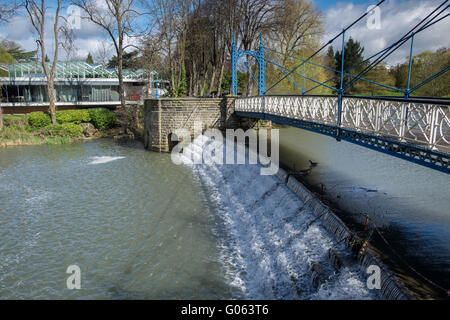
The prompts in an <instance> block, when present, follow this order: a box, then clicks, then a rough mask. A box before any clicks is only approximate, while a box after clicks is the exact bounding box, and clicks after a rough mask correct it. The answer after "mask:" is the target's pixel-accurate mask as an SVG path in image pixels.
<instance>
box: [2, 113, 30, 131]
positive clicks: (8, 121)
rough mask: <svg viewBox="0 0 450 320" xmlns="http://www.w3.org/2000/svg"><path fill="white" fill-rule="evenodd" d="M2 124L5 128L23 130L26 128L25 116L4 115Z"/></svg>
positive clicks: (26, 119)
mask: <svg viewBox="0 0 450 320" xmlns="http://www.w3.org/2000/svg"><path fill="white" fill-rule="evenodd" d="M3 122H4V124H5V126H6V127H15V128H18V129H21V130H25V128H26V127H27V126H28V116H27V115H6V116H4V117H3Z"/></svg>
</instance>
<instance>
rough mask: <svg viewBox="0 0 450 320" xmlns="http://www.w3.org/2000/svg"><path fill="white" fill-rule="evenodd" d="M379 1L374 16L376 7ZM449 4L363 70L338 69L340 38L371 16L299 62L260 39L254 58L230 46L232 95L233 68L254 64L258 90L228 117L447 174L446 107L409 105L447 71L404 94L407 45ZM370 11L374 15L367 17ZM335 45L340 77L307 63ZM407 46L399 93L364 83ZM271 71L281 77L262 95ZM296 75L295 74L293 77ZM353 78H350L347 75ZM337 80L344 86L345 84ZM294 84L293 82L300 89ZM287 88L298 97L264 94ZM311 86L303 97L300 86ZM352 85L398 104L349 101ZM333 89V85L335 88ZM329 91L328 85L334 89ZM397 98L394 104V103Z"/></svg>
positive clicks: (421, 100) (423, 102)
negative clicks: (246, 60) (313, 71)
mask: <svg viewBox="0 0 450 320" xmlns="http://www.w3.org/2000/svg"><path fill="white" fill-rule="evenodd" d="M384 2H385V0H382V1H380V2H379V3H378V4H377V5H376V6H374V8H376V7H379V6H380V5H381V4H382V3H384ZM448 2H449V1H448V0H446V1H443V2H442V3H441V4H440V5H439V6H437V7H436V8H435V9H434V10H432V12H431V13H429V14H428V15H427V16H426V17H425V18H423V19H422V20H421V21H420V22H418V23H417V24H416V25H415V26H414V27H412V28H411V29H410V30H409V31H408V32H407V33H406V34H405V35H403V36H402V37H401V38H400V39H398V40H397V41H395V42H394V43H392V44H390V45H389V46H387V47H386V48H384V49H383V50H381V51H379V52H377V53H375V54H373V55H371V56H370V57H368V58H366V59H364V60H363V61H362V62H360V63H358V64H356V65H353V66H350V67H348V68H346V69H344V65H345V39H346V33H348V30H349V29H350V28H352V27H353V26H354V25H355V24H357V23H358V22H359V21H361V20H362V19H364V18H365V17H366V16H367V15H368V14H370V11H368V12H366V13H364V14H363V15H361V16H360V17H359V18H358V19H356V20H355V21H354V22H352V23H351V24H350V25H349V26H347V27H346V28H344V29H343V30H342V31H341V32H340V33H339V34H337V35H336V36H335V37H333V38H332V39H330V40H329V41H328V42H327V43H326V44H325V45H323V46H322V47H321V48H320V49H318V50H317V51H315V52H314V53H313V54H311V55H310V56H309V57H308V58H306V59H301V58H298V57H294V56H292V55H287V54H283V53H281V52H279V51H277V50H274V49H271V48H268V47H265V46H264V44H263V39H262V35H261V37H260V43H259V48H258V49H257V50H253V51H246V50H239V49H238V47H237V44H236V39H235V38H234V37H233V44H232V58H231V64H232V84H231V94H232V95H237V94H238V82H237V70H238V61H239V60H240V59H241V58H243V57H246V56H250V57H253V58H254V59H255V60H256V62H257V66H258V75H257V76H256V75H255V73H254V72H253V71H252V70H251V68H249V69H248V70H249V73H250V74H251V77H252V79H253V80H254V81H255V82H256V83H257V85H258V95H257V96H249V97H240V98H237V99H236V101H235V109H234V110H235V115H237V116H242V117H249V118H257V119H266V120H271V121H273V122H276V123H280V124H285V125H290V126H294V127H298V128H302V129H306V130H310V131H314V132H317V133H321V134H325V135H328V136H331V137H334V138H336V140H338V141H340V140H344V141H348V142H351V143H355V144H358V145H361V146H365V147H368V148H371V149H374V150H377V151H381V152H384V153H387V154H390V155H393V156H396V157H399V158H402V159H405V160H408V161H412V162H415V163H417V164H420V165H424V166H427V167H429V168H432V169H436V170H440V171H443V172H446V173H450V99H445V98H435V97H432V98H430V97H411V95H412V94H414V93H415V92H417V90H418V89H419V88H421V87H423V86H425V85H427V84H428V83H430V82H431V81H433V80H435V79H437V78H438V77H440V76H442V75H443V74H445V73H446V72H447V71H449V69H450V66H446V67H445V68H444V69H442V70H440V71H439V72H437V73H435V74H433V75H431V76H429V77H428V78H427V79H425V80H423V81H422V82H421V83H418V84H415V85H414V86H411V83H412V82H411V76H412V63H413V48H414V37H415V36H416V35H417V34H419V33H421V32H423V31H424V30H427V29H428V28H430V27H431V26H433V25H435V24H437V23H438V22H440V21H442V20H444V19H445V18H447V17H448V15H449V14H450V13H449V7H450V5H449V4H448ZM373 10H374V9H373ZM340 37H341V38H342V49H341V59H342V60H341V63H340V69H334V68H330V67H329V66H324V65H321V64H319V63H317V62H315V61H313V58H314V57H316V56H318V55H319V53H320V52H321V51H323V50H324V49H325V48H326V47H328V46H329V45H330V44H331V43H333V42H334V41H335V40H337V39H338V38H340ZM408 41H409V42H410V54H409V64H408V78H407V85H406V88H403V89H400V88H396V87H393V86H390V85H387V84H383V83H378V82H376V81H373V80H370V79H367V78H364V76H365V75H367V74H368V73H369V72H370V71H371V70H373V69H374V68H375V67H376V66H378V65H379V64H380V63H381V62H382V61H383V60H384V59H385V58H387V57H388V56H390V55H391V54H392V53H393V52H395V51H396V50H398V49H399V48H400V47H401V46H402V45H403V44H405V43H407V42H408ZM277 55H279V56H287V57H289V58H290V59H295V60H299V61H298V62H299V63H298V64H297V65H296V66H295V67H293V68H289V67H287V66H285V65H283V63H280V62H278V61H277V59H276V58H275V56H277ZM269 64H271V65H273V66H274V67H276V68H277V69H278V70H280V71H281V74H282V76H281V78H280V79H278V80H277V81H275V82H274V83H273V84H272V85H271V86H270V87H268V88H266V66H267V65H269ZM307 66H314V67H316V68H323V69H324V70H328V71H329V72H332V73H333V74H335V75H334V76H332V77H330V78H329V79H327V80H326V81H320V80H318V79H315V78H314V77H312V76H309V75H307V74H306V72H305V69H306V67H307ZM299 70H301V71H299ZM355 70H357V74H352V73H351V72H354V71H355ZM344 77H345V78H346V79H348V81H346V83H345V81H344ZM295 78H300V79H301V83H299V81H296V80H295ZM286 79H287V80H288V81H290V82H291V83H292V84H293V85H294V87H295V88H296V89H297V90H298V91H299V94H298V95H271V94H270V92H271V90H273V89H274V88H276V87H277V86H280V84H281V83H282V82H283V81H284V80H286ZM306 81H309V82H312V83H313V84H314V86H313V87H312V88H309V89H307V88H306V86H305V82H306ZM357 82H366V83H369V84H371V85H374V86H379V87H381V88H384V89H388V90H390V91H392V92H396V93H397V96H354V95H349V94H346V93H347V92H348V91H349V89H350V88H352V87H353V86H354V85H355V84H356V83H357ZM336 83H337V85H335V84H336ZM333 84H334V85H333ZM319 87H324V88H327V89H329V90H331V91H332V92H333V94H332V95H314V94H312V93H311V92H312V91H314V90H315V89H317V88H319ZM398 94H400V96H398Z"/></svg>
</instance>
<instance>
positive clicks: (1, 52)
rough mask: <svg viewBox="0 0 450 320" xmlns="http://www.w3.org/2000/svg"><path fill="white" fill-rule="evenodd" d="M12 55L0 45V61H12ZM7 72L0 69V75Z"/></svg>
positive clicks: (3, 75) (2, 75)
mask: <svg viewBox="0 0 450 320" xmlns="http://www.w3.org/2000/svg"><path fill="white" fill-rule="evenodd" d="M14 62H15V60H14V57H13V56H12V55H11V54H10V53H9V52H8V51H6V49H5V48H3V47H0V63H14ZM7 76H8V72H6V71H4V70H0V77H7Z"/></svg>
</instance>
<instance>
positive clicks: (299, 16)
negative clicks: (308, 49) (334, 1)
mask: <svg viewBox="0 0 450 320" xmlns="http://www.w3.org/2000/svg"><path fill="white" fill-rule="evenodd" d="M321 20H322V18H321V15H320V12H319V11H317V10H316V9H315V8H314V5H313V4H312V3H311V2H309V1H306V0H282V1H279V2H278V6H277V8H276V14H275V24H274V29H273V30H272V31H273V32H272V33H271V34H270V37H271V40H273V42H274V45H275V46H276V47H278V49H279V50H280V51H281V52H282V53H284V54H288V55H293V54H295V51H297V50H298V49H300V48H301V47H305V46H307V45H309V44H310V41H311V39H317V38H318V37H320V36H321V35H322V33H323V28H322V21H321ZM283 65H284V63H283Z"/></svg>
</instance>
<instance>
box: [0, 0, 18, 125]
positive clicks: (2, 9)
mask: <svg viewBox="0 0 450 320" xmlns="http://www.w3.org/2000/svg"><path fill="white" fill-rule="evenodd" d="M18 8H19V5H18V4H17V3H15V2H14V3H11V2H10V1H0V23H3V22H7V21H8V19H9V18H10V17H11V16H13V15H14V14H15V13H16V10H17V9H18ZM2 98H3V97H2V85H1V84H0V102H1V101H2ZM2 128H3V108H2V107H1V106H0V130H1V129H2Z"/></svg>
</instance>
